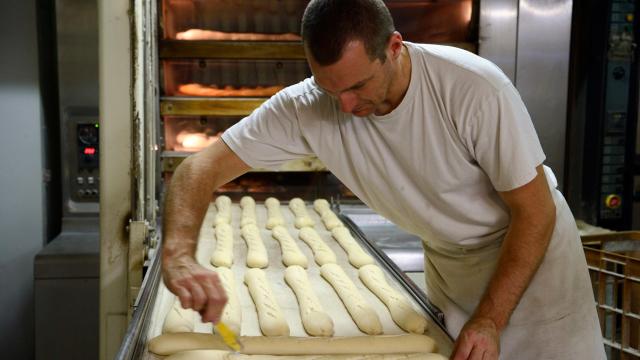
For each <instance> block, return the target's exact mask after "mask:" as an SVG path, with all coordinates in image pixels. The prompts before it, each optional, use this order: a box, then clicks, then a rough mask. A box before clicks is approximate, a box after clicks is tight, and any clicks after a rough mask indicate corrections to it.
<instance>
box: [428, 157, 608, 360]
mask: <svg viewBox="0 0 640 360" xmlns="http://www.w3.org/2000/svg"><path fill="white" fill-rule="evenodd" d="M545 170H547V169H545ZM545 172H547V171H545ZM547 178H548V181H549V183H550V188H551V189H552V194H553V198H554V201H555V204H556V226H555V229H554V231H553V235H552V238H551V242H550V244H549V248H548V250H547V254H546V255H545V258H544V260H543V262H542V264H541V265H540V268H539V269H538V271H537V273H536V274H535V275H534V278H533V279H532V281H531V284H530V285H529V288H528V289H527V290H526V291H525V293H524V295H523V297H522V299H521V301H520V303H519V304H518V306H517V307H516V309H515V311H514V313H513V315H512V317H511V319H510V321H509V325H508V326H507V327H506V328H505V331H504V332H503V333H502V336H501V344H500V346H501V352H500V354H501V355H500V359H503V360H512V359H513V360H515V359H518V360H527V359H532V360H533V359H535V360H540V359H558V360H560V359H581V360H590V359H594V360H596V359H605V354H604V347H603V343H602V337H601V333H600V327H599V323H598V318H597V313H596V311H595V301H594V297H593V292H592V289H591V282H590V279H589V274H588V271H587V264H586V261H585V258H584V253H583V250H582V245H581V243H580V237H579V235H578V232H577V229H576V227H575V221H574V219H573V216H572V214H571V211H570V210H569V207H568V205H567V203H566V201H565V200H564V197H563V196H562V194H561V193H560V192H559V191H558V190H556V189H555V186H556V183H555V178H554V177H553V174H552V173H550V172H547ZM423 246H424V249H425V276H426V282H427V289H428V295H429V299H430V301H431V302H432V303H433V304H434V305H435V306H436V307H438V308H439V309H440V310H441V311H442V312H443V313H444V319H445V324H446V326H447V330H448V331H449V333H450V334H451V336H453V337H454V338H456V337H457V336H458V333H459V332H460V329H461V328H462V326H463V325H464V324H465V322H466V321H467V319H468V318H469V316H470V315H471V314H472V313H473V311H474V309H475V307H476V306H477V304H478V302H479V301H480V298H481V297H482V295H483V293H484V291H485V288H486V286H487V284H488V283H489V280H490V278H491V276H492V275H493V272H494V270H495V268H496V264H497V261H498V256H499V254H500V246H501V243H497V244H492V245H490V246H485V247H481V248H465V247H462V246H455V245H451V244H448V243H446V242H444V241H438V240H437V239H424V240H423Z"/></svg>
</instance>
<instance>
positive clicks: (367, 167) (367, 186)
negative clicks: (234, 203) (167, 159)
mask: <svg viewBox="0 0 640 360" xmlns="http://www.w3.org/2000/svg"><path fill="white" fill-rule="evenodd" d="M302 35H303V40H304V44H305V50H306V53H307V59H308V62H309V65H310V67H311V70H312V72H313V74H314V77H313V78H310V79H307V80H305V81H303V82H301V83H299V84H297V85H293V86H290V87H288V88H286V89H284V90H283V91H281V92H279V93H278V94H276V95H275V96H273V97H272V98H271V99H270V100H269V101H267V102H266V103H265V104H263V105H262V106H261V107H260V108H258V109H257V110H256V111H254V112H253V114H251V115H250V116H249V117H247V118H245V119H243V120H242V121H241V122H239V123H238V124H236V125H235V126H233V127H232V128H230V129H229V130H227V131H226V132H225V133H224V134H223V136H222V141H218V142H216V143H214V144H213V145H211V146H210V147H209V148H207V149H205V150H204V151H202V152H201V153H199V154H197V155H194V156H192V157H190V158H188V159H187V160H185V162H184V163H183V164H182V165H181V166H180V167H179V169H178V170H177V171H176V172H175V174H174V177H173V179H172V182H171V185H170V188H169V192H168V196H167V202H166V206H165V225H164V231H165V233H164V251H163V274H164V280H165V283H166V284H167V286H168V288H169V289H170V290H171V291H172V292H174V293H175V294H177V295H178V296H179V298H180V300H181V302H182V305H183V306H184V307H189V308H193V309H195V310H197V311H200V312H201V314H202V315H203V318H204V320H207V321H217V320H218V319H219V317H220V312H221V309H222V307H223V305H224V303H225V301H226V297H225V294H224V290H223V289H222V288H221V286H220V283H219V281H218V278H217V276H216V275H215V274H213V273H212V272H210V271H208V270H206V269H204V268H203V267H201V266H200V265H198V264H197V263H196V261H195V260H194V250H195V246H196V241H197V238H198V230H199V227H200V225H201V222H202V218H203V216H204V213H205V211H206V208H207V206H208V204H209V201H210V199H209V196H208V194H211V193H212V192H213V191H214V190H215V189H216V188H218V187H219V186H221V185H223V184H225V183H226V182H228V181H230V180H232V179H234V178H235V177H237V176H239V175H241V174H243V173H245V172H246V171H248V170H249V169H250V168H269V169H277V168H278V167H280V166H281V165H282V164H283V163H284V162H286V161H289V160H293V159H298V158H301V157H305V156H309V155H316V156H317V157H318V158H319V159H320V160H322V162H323V163H324V164H325V165H326V166H327V168H328V169H329V170H331V171H332V172H333V173H334V174H335V175H336V176H337V177H338V178H339V179H340V180H341V181H342V182H343V183H344V184H345V185H346V186H348V187H349V189H350V190H351V191H353V192H354V193H355V194H356V195H357V196H358V197H359V198H360V199H361V200H362V201H363V202H365V203H366V204H367V205H368V206H370V207H371V208H372V209H374V210H375V211H376V212H378V213H380V214H381V215H383V216H385V217H387V218H388V219H390V220H391V221H393V222H395V223H396V224H397V225H398V226H400V227H402V228H403V229H405V230H407V231H409V232H411V233H414V234H416V235H419V236H420V237H421V238H422V239H423V244H424V248H425V274H426V277H427V288H428V296H429V298H430V300H431V302H432V303H433V304H434V305H435V306H437V307H439V308H440V309H441V310H442V311H443V312H444V314H445V322H446V326H447V329H448V331H449V332H450V333H451V334H452V335H453V336H455V337H456V338H457V340H456V346H455V349H454V353H453V355H452V358H453V359H497V358H498V356H499V357H500V358H501V359H604V350H603V344H602V339H601V335H600V329H599V325H598V320H597V316H596V312H595V307H594V299H593V293H592V290H591V284H590V281H589V276H588V273H587V267H586V262H585V259H584V254H583V253H582V248H581V244H580V239H579V236H578V234H577V230H576V227H575V223H574V220H573V217H572V215H571V212H570V210H569V208H568V206H567V204H566V202H565V200H564V198H563V197H562V194H561V193H560V192H559V191H558V190H556V188H555V187H556V185H557V184H555V179H554V177H553V173H552V172H551V170H550V169H548V168H544V167H543V165H542V163H543V161H544V159H545V156H544V153H543V151H542V148H541V146H540V143H539V141H538V138H537V135H536V133H535V130H534V128H533V125H532V122H531V119H530V117H529V114H528V113H527V111H526V108H525V106H524V104H523V103H522V100H521V99H520V96H519V95H518V92H517V91H516V90H515V88H514V87H513V85H512V84H511V82H510V81H509V79H508V78H507V77H506V76H505V75H504V74H503V73H502V72H501V71H500V70H499V69H498V68H497V67H496V66H495V65H493V64H492V63H490V62H488V61H486V60H484V59H482V58H480V57H477V56H475V55H473V54H471V53H469V52H466V51H464V50H460V49H456V48H452V47H446V46H437V45H421V44H413V43H409V42H404V41H403V40H402V37H401V35H400V34H399V33H398V32H396V31H395V30H394V26H393V21H392V19H391V16H390V15H389V12H388V9H387V8H386V6H385V5H384V3H383V2H382V1H381V0H313V1H311V2H310V4H309V6H308V7H307V9H306V11H305V15H304V17H303V21H302Z"/></svg>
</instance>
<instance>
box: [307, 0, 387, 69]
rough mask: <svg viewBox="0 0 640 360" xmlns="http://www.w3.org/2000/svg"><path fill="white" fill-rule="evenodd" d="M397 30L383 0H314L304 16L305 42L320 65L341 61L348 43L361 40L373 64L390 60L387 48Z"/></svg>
mask: <svg viewBox="0 0 640 360" xmlns="http://www.w3.org/2000/svg"><path fill="white" fill-rule="evenodd" d="M394 31H395V27H394V25H393V18H392V17H391V14H390V13H389V9H387V6H386V5H385V4H384V2H383V1H382V0H311V2H309V5H307V8H306V10H305V11H304V15H303V16H302V39H303V41H304V43H305V46H306V48H307V51H309V52H311V56H313V59H314V60H315V61H316V62H317V63H318V64H320V65H323V66H326V65H331V64H334V63H335V62H337V61H338V60H340V57H341V56H342V50H343V49H344V47H345V45H346V44H347V42H349V41H352V40H360V41H362V42H363V44H364V47H365V50H366V51H367V55H369V58H370V59H371V60H372V61H373V60H375V59H380V61H382V62H384V61H385V59H386V54H385V50H386V46H387V42H388V41H389V37H390V36H391V34H393V32H394Z"/></svg>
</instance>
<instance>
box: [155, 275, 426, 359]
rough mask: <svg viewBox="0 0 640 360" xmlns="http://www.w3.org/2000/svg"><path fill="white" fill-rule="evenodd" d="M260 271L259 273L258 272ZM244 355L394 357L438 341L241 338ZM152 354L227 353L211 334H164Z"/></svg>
mask: <svg viewBox="0 0 640 360" xmlns="http://www.w3.org/2000/svg"><path fill="white" fill-rule="evenodd" d="M258 271H260V270H258ZM240 342H241V343H242V352H243V353H244V354H248V355H306V354H319V355H324V354H356V355H362V354H366V353H368V354H395V353H398V352H404V353H407V354H412V353H431V352H435V351H436V350H437V349H436V342H435V341H434V340H433V339H432V338H431V337H429V336H426V335H417V334H402V335H378V336H348V337H265V336H241V337H240ZM148 345H149V351H151V352H152V353H154V354H156V355H163V356H166V355H171V354H175V353H177V352H180V351H186V350H196V349H212V350H226V349H228V348H227V347H226V345H225V344H224V343H223V342H222V339H220V337H218V336H214V335H212V334H203V333H179V334H164V335H160V336H157V337H155V338H153V339H151V340H150V341H149V344H148Z"/></svg>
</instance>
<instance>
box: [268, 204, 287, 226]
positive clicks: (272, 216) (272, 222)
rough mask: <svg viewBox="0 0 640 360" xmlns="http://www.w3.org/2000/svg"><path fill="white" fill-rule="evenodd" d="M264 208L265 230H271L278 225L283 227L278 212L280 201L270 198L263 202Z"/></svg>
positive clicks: (282, 219)
mask: <svg viewBox="0 0 640 360" xmlns="http://www.w3.org/2000/svg"><path fill="white" fill-rule="evenodd" d="M264 206H265V207H266V208H267V226H266V227H267V229H269V230H272V229H273V228H274V227H276V226H278V225H284V224H285V221H284V218H283V217H282V212H280V201H279V200H278V199H276V198H273V197H270V198H267V200H265V201H264Z"/></svg>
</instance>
